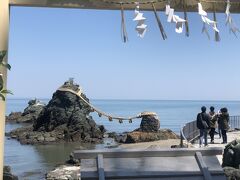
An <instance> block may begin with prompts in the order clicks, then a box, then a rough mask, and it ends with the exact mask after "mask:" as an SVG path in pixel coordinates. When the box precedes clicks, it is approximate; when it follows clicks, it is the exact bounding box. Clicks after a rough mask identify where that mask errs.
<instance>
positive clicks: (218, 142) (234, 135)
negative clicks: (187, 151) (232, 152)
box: [193, 131, 240, 164]
mask: <svg viewBox="0 0 240 180" xmlns="http://www.w3.org/2000/svg"><path fill="white" fill-rule="evenodd" d="M239 138H240V131H231V132H227V139H228V143H229V142H231V141H233V140H235V139H239ZM210 141H211V140H210V137H209V136H208V146H207V148H209V147H222V148H223V150H224V148H225V146H226V145H227V144H222V138H219V135H218V134H215V136H214V144H212V143H210ZM193 147H195V148H199V144H198V141H197V142H196V143H195V144H193ZM202 148H205V147H202ZM217 157H218V161H219V163H220V164H222V155H219V156H217Z"/></svg>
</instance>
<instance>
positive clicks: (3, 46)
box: [0, 0, 9, 180]
mask: <svg viewBox="0 0 240 180" xmlns="http://www.w3.org/2000/svg"><path fill="white" fill-rule="evenodd" d="M8 34H9V0H0V51H3V50H8ZM4 60H5V61H6V62H7V57H6V58H5V59H4ZM0 71H1V73H2V76H3V80H4V84H3V86H4V89H5V88H6V81H7V69H6V68H3V67H0ZM5 109H6V102H5V101H3V100H2V99H0V142H1V143H0V180H1V179H3V161H4V135H5Z"/></svg>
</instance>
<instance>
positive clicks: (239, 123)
mask: <svg viewBox="0 0 240 180" xmlns="http://www.w3.org/2000/svg"><path fill="white" fill-rule="evenodd" d="M229 125H230V129H232V130H233V129H240V116H230V119H229Z"/></svg>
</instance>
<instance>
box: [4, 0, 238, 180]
mask: <svg viewBox="0 0 240 180" xmlns="http://www.w3.org/2000/svg"><path fill="white" fill-rule="evenodd" d="M230 1H231V4H232V7H231V12H232V13H240V2H239V0H230ZM135 2H139V3H140V7H141V10H143V11H144V10H147V11H152V10H153V9H152V6H151V4H152V3H154V4H155V8H156V9H157V10H159V11H164V8H165V5H166V3H168V2H171V6H172V7H174V9H175V11H184V9H185V10H187V11H188V12H196V11H197V10H198V8H197V3H198V2H201V3H202V5H203V8H204V10H205V11H207V12H213V11H216V12H218V13H223V12H225V9H226V0H0V51H3V50H6V51H8V34H9V17H10V11H9V9H10V8H11V6H22V7H49V8H79V9H104V10H120V9H121V6H120V5H121V4H122V5H123V6H124V9H126V10H134V9H135V6H136V5H135ZM183 4H184V6H183ZM5 61H6V62H7V57H6V58H5ZM0 72H1V73H2V76H3V80H4V88H6V81H7V70H6V69H5V68H3V67H0ZM5 106H6V103H5V101H3V100H2V99H0V142H1V145H0V179H2V177H3V156H4V134H5Z"/></svg>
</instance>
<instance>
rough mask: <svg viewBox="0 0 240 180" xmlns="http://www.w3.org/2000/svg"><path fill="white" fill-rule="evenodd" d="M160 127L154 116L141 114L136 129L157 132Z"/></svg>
mask: <svg viewBox="0 0 240 180" xmlns="http://www.w3.org/2000/svg"><path fill="white" fill-rule="evenodd" d="M159 128H160V121H159V119H157V118H156V117H155V116H142V121H141V124H140V128H139V129H138V131H142V132H157V131H158V130H159Z"/></svg>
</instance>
